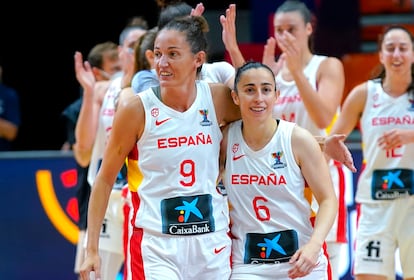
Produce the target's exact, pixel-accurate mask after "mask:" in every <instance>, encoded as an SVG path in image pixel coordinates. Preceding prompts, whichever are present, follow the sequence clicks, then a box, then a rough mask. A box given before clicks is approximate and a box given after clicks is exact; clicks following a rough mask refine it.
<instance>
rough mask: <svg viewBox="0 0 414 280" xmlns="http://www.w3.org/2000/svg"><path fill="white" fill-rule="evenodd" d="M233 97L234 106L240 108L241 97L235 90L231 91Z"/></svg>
mask: <svg viewBox="0 0 414 280" xmlns="http://www.w3.org/2000/svg"><path fill="white" fill-rule="evenodd" d="M231 97H232V98H233V102H234V104H236V105H237V106H239V105H240V100H239V95H238V94H237V92H236V91H235V90H234V89H232V90H231Z"/></svg>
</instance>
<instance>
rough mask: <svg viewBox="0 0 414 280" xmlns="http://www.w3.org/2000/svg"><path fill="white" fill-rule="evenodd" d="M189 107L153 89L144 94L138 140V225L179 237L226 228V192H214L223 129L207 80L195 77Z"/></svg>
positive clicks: (158, 232)
mask: <svg viewBox="0 0 414 280" xmlns="http://www.w3.org/2000/svg"><path fill="white" fill-rule="evenodd" d="M196 86H197V97H196V99H195V100H194V103H193V104H192V105H191V107H190V108H189V109H188V110H187V111H185V112H178V111H175V110H174V109H172V108H170V107H167V106H166V105H164V104H163V103H162V102H161V101H160V100H159V99H158V98H157V96H156V95H155V94H154V91H153V89H152V88H150V89H148V90H146V91H144V92H142V93H140V98H141V99H142V103H143V105H144V108H145V128H144V132H143V134H142V136H141V138H140V139H139V141H138V144H137V145H138V167H139V170H140V171H141V173H142V175H143V181H142V183H141V184H140V185H139V187H138V190H137V195H138V198H139V208H138V212H137V215H136V219H135V226H136V227H139V228H144V230H146V231H149V232H151V233H152V234H160V233H162V234H169V235H175V236H179V235H181V236H183V235H196V234H204V233H209V232H213V231H219V230H226V229H228V222H229V219H228V216H227V215H226V213H227V212H228V210H227V208H228V206H227V200H226V197H224V196H222V195H221V194H220V193H219V192H218V191H216V183H217V179H218V172H219V165H218V164H219V161H218V157H219V149H220V141H221V139H222V134H221V130H220V128H219V125H218V123H217V117H216V113H215V109H214V104H213V100H212V96H211V92H210V88H209V85H208V84H207V83H206V82H204V81H197V83H196Z"/></svg>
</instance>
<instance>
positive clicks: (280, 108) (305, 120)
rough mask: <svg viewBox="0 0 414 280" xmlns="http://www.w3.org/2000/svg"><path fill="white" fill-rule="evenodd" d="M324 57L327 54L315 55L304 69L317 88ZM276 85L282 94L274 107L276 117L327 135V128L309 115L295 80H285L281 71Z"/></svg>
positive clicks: (312, 84)
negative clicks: (318, 74) (319, 69)
mask: <svg viewBox="0 0 414 280" xmlns="http://www.w3.org/2000/svg"><path fill="white" fill-rule="evenodd" d="M324 59H326V56H320V55H313V56H312V58H311V60H310V61H309V63H308V65H306V67H305V69H304V70H303V72H304V74H305V76H306V78H307V79H308V81H309V83H310V84H311V86H312V88H313V89H315V90H316V89H317V84H316V74H317V72H318V68H319V65H320V64H321V62H322V61H323V60H324ZM276 86H277V88H278V89H279V90H280V96H279V98H278V99H277V101H276V104H275V106H274V107H273V117H274V118H277V119H282V120H286V121H290V122H294V123H297V124H298V125H299V126H301V127H303V128H305V129H307V130H309V131H310V133H311V134H312V135H326V132H325V130H324V129H319V128H318V127H317V126H316V125H315V123H314V122H313V121H312V119H311V118H310V117H309V113H308V111H307V110H306V108H305V105H304V104H303V101H302V98H301V96H300V93H299V90H298V88H297V86H296V82H295V81H294V80H292V81H286V80H284V79H283V77H282V73H281V72H279V74H278V75H277V76H276Z"/></svg>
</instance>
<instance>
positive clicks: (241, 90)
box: [232, 68, 277, 121]
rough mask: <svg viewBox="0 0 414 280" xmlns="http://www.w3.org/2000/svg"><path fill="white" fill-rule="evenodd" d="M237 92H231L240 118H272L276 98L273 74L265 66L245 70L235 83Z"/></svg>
mask: <svg viewBox="0 0 414 280" xmlns="http://www.w3.org/2000/svg"><path fill="white" fill-rule="evenodd" d="M237 90H238V93H237V94H236V93H235V92H233V93H232V95H233V100H234V102H235V103H236V104H237V105H239V106H240V112H241V115H242V118H243V119H245V118H257V119H259V120H261V121H262V120H263V119H265V118H272V111H273V106H274V104H275V102H276V99H277V94H276V90H275V79H274V76H273V75H272V74H271V73H270V72H269V71H268V70H267V69H265V68H252V69H249V70H246V71H245V72H244V73H243V74H242V76H241V77H240V80H239V82H238V84H237Z"/></svg>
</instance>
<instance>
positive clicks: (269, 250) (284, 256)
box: [244, 230, 298, 264]
mask: <svg viewBox="0 0 414 280" xmlns="http://www.w3.org/2000/svg"><path fill="white" fill-rule="evenodd" d="M297 249H298V235H297V233H296V231H295V230H285V231H279V232H273V233H248V234H247V238H246V244H245V257H244V263H245V264H261V263H264V264H275V263H284V262H288V261H289V259H290V257H291V256H292V255H293V254H294V253H295V252H296V251H297Z"/></svg>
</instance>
